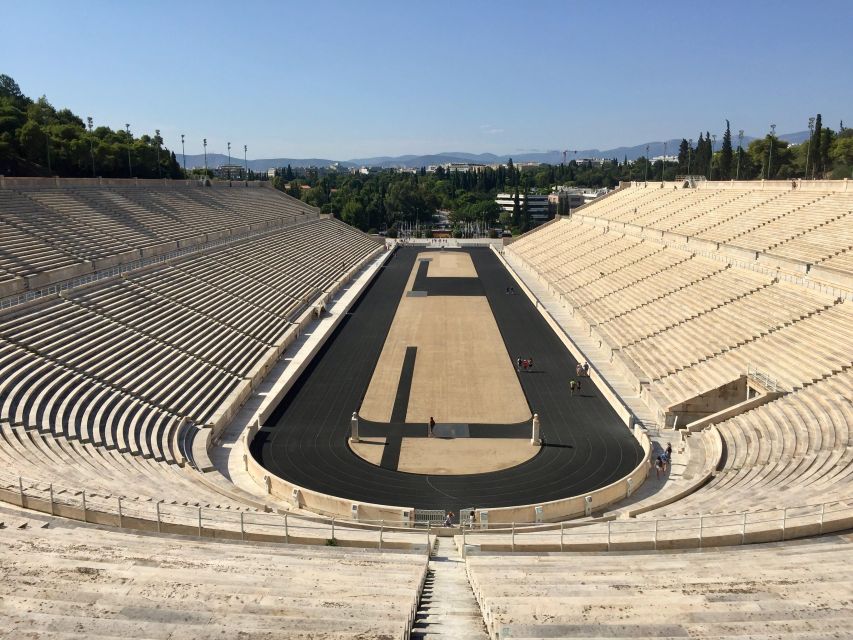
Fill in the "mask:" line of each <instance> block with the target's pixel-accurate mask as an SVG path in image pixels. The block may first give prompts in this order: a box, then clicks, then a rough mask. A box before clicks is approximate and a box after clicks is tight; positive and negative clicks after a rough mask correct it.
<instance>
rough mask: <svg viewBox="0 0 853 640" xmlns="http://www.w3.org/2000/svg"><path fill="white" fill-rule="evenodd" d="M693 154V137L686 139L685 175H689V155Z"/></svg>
mask: <svg viewBox="0 0 853 640" xmlns="http://www.w3.org/2000/svg"><path fill="white" fill-rule="evenodd" d="M692 155H693V138H690V139H689V140H688V141H687V175H688V176H689V175H690V156H692Z"/></svg>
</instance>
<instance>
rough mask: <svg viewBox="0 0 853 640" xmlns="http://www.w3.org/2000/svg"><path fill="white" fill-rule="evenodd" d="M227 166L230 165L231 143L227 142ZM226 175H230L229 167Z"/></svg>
mask: <svg viewBox="0 0 853 640" xmlns="http://www.w3.org/2000/svg"><path fill="white" fill-rule="evenodd" d="M228 166H229V167H230V166H231V143H230V142H229V143H228ZM228 177H229V178H230V177H231V169H230V168H229V169H228Z"/></svg>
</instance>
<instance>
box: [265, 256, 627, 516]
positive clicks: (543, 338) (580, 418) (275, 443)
mask: <svg viewBox="0 0 853 640" xmlns="http://www.w3.org/2000/svg"><path fill="white" fill-rule="evenodd" d="M457 250H460V249H457ZM422 251H424V249H422V248H401V249H398V250H397V252H396V254H395V255H394V256H393V257H392V258H391V259H390V260H389V261H388V262H387V263H386V266H385V267H383V269H382V270H381V272H380V273H379V274H378V275H377V277H376V278H375V279H374V281H373V283H372V285H371V286H370V287H369V288H368V289H367V290H366V291H365V292H364V293H363V294H362V296H361V298H360V300H359V301H358V302H357V303H356V306H355V307H353V309H352V311H351V312H350V314H349V315H348V316H347V317H346V318H344V320H343V321H342V322H341V324H340V325H339V326H338V328H337V330H336V331H335V332H334V334H333V335H332V336H330V338H329V340H328V342H327V343H326V345H325V346H324V348H323V349H322V350H321V351H320V353H319V354H318V355H317V357H316V358H315V359H314V361H313V362H312V363H311V364H310V365H309V367H308V368H307V370H306V371H305V373H304V374H303V375H302V376H301V378H300V379H299V380H298V381H297V382H296V384H294V386H293V388H292V389H291V391H290V392H289V393H288V395H287V396H286V397H285V398H284V399H283V400H282V402H281V403H280V404H279V406H278V407H277V409H276V411H275V412H274V413H273V415H272V416H270V418H269V420H268V421H267V423H266V424H265V425H264V426H263V427H262V428H261V430H260V432H259V433H258V436H257V437H256V438H255V440H254V442H253V444H252V455H254V456H255V458H256V459H257V460H258V461H259V462H260V463H261V464H262V465H263V466H264V467H266V468H267V469H268V470H270V471H271V472H272V473H274V474H275V475H277V476H279V477H282V478H285V479H286V480H288V481H290V482H292V483H294V484H297V485H299V486H302V487H305V488H308V489H313V490H315V491H320V492H322V493H327V494H331V495H335V496H339V497H342V498H346V499H350V500H354V501H362V502H373V503H378V504H387V505H396V506H404V507H414V508H417V509H447V510H452V511H454V512H456V513H458V512H459V511H460V509H461V508H467V507H477V508H487V507H505V506H513V505H523V504H533V503H541V502H547V501H549V500H556V499H559V498H565V497H569V496H573V495H578V494H581V493H586V492H589V491H592V490H593V489H597V488H599V487H602V486H605V485H607V484H610V483H611V482H614V481H615V480H617V479H619V478H621V477H624V476H626V475H627V474H628V473H629V472H630V471H631V470H632V469H633V468H634V467H636V466H637V464H639V462H640V460H641V459H642V456H643V452H642V449H641V448H640V446H639V444H638V443H637V442H636V440H635V439H634V437H633V436H632V435H631V433H630V431H629V430H628V429H627V428H626V427H625V425H624V423H623V422H622V421H621V420H620V419H619V417H618V416H617V415H616V413H615V412H614V411H613V409H612V408H611V407H610V405H609V404H608V403H607V401H606V400H605V399H604V398H603V397H602V395H601V393H600V391H599V390H598V389H597V388H595V386H594V385H593V384H592V382H591V381H589V380H588V379H586V378H585V379H584V381H583V382H584V386H583V394H582V395H581V396H578V395H577V394H576V395H575V397H569V394H568V380H569V379H570V378H572V377H574V375H575V365H576V364H577V362H576V361H575V360H574V358H573V357H572V355H571V354H570V353H569V352H568V350H567V349H566V348H565V346H564V345H563V343H562V342H561V341H560V340H559V339H558V338H557V336H556V335H555V334H554V332H553V331H552V330H551V328H550V327H549V326H548V324H547V323H546V322H545V320H544V319H543V318H542V317H541V315H540V314H539V312H538V311H537V310H536V309H535V308H534V306H533V304H532V303H531V302H530V300H529V299H528V298H527V297H526V296H524V295H523V294H519V295H507V294H506V293H505V291H506V288H507V287H510V286H515V281H514V280H513V279H512V278H511V276H510V275H509V273H507V271H506V269H505V268H504V267H503V265H502V264H501V263H500V261H499V260H498V259H497V257H496V256H495V255H494V254H493V253H492V252H491V251H490V250H489V249H484V248H472V249H465V251H468V252H469V253H470V254H471V258H472V260H473V262H474V266H475V268H476V270H477V274H478V276H479V278H480V281H481V283H482V287H483V290H484V292H485V295H486V296H487V297H488V300H489V304H490V306H491V309H492V313H493V314H494V316H495V320H496V321H497V324H498V327H499V329H500V331H501V334H502V336H503V339H504V343H505V344H506V347H507V352H508V353H509V356H510V357H511V358H515V357H517V356H524V357H527V356H530V357H532V358H533V359H534V362H535V369H534V372H531V373H519V374H518V376H519V380H520V382H521V386H522V389H523V390H524V393H525V395H526V396H527V401H528V404H529V405H530V407H531V410H532V412H534V413H538V414H539V415H540V418H541V420H542V437H543V438H544V440H545V442H546V445H545V446H544V447H542V448H541V451H540V452H539V454H537V455H536V456H535V457H533V458H531V459H530V460H528V461H526V462H523V463H522V464H520V465H517V466H515V467H511V468H509V469H504V470H502V471H495V472H491V473H483V474H474V475H465V476H442V475H420V474H410V473H402V472H398V471H394V470H391V469H387V468H381V467H377V466H374V465H372V464H370V463H368V462H366V461H365V460H362V459H361V458H359V457H358V456H356V455H355V454H354V453H353V452H352V451H351V450H350V448H349V446H348V444H347V438H348V437H349V430H350V416H351V415H352V412H353V411H356V410H357V408H358V407H359V406H360V404H361V400H362V398H363V397H364V394H365V393H366V391H367V386H368V384H369V382H370V378H371V376H372V374H373V369H374V366H375V365H376V361H377V359H378V357H379V354H380V352H381V350H382V346H383V344H384V341H385V336H386V335H387V333H388V330H389V328H390V326H391V321H392V320H393V318H394V314H395V312H396V309H397V304H398V303H399V301H400V298H401V296H402V293H403V289H404V287H405V284H406V281H407V280H408V277H409V274H410V273H411V270H412V266H413V265H414V261H415V257H416V255H417V254H418V253H420V252H422ZM416 288H417V287H416ZM365 426H367V425H365ZM371 427H372V428H371V430H372V429H373V428H375V427H374V425H371ZM471 427H472V434H471V435H472V437H473V436H475V431H477V432H478V431H479V429H476V430H475V425H471ZM389 428H390V429H392V430H393V431H394V433H395V434H398V435H412V436H418V435H423V434H424V432H425V426H424V425H420V424H418V425H405V424H402V423H400V424H393V425H389ZM518 429H519V427H518V426H515V427H513V426H511V425H505V426H502V427H499V428H498V429H497V430H496V431H500V430H504V431H506V433H507V435H510V436H515V435H516V434H517V432H518ZM525 432H526V433H527V436H526V437H527V438H529V427H526V431H525ZM364 435H367V434H366V433H365V434H364ZM496 435H497V433H496ZM519 446H530V445H529V444H528V443H527V442H526V441H525V440H520V441H519Z"/></svg>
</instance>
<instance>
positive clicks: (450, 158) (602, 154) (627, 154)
mask: <svg viewBox="0 0 853 640" xmlns="http://www.w3.org/2000/svg"><path fill="white" fill-rule="evenodd" d="M698 136H699V132H696V138H694V139H693V145H694V146H695V145H696V140H697V139H698ZM779 139H781V140H785V141H787V142H789V143H791V144H800V143H802V142H806V141H807V140H808V139H809V132H808V131H795V132H794V133H781V134H779ZM753 140H755V138H754V137H753V136H746V135H745V136H744V137H743V145H744V147H746V146H747V145H748V144H749V143H750V142H752V141H753ZM722 143H723V139H722V135H719V136H718V137H717V142H716V144H715V146H714V148H715V149H716V150H719V149H720V146H721V145H722ZM737 143H738V140H737V134H735V136H734V138H733V140H732V144H733V145H734V147H735V148H737ZM679 144H681V138H672V139H671V140H667V141H666V154H667V155H668V156H675V155H678V146H679ZM647 145H648V147H649V150H648V154H649V156H650V157H652V158H655V157H657V156H662V155H663V154H664V146H663V145H664V143H663V141H662V140H661V141H654V142H648V143H643V144H638V145H634V146H632V147H615V148H613V149H578V150H577V151H575V150H574V149H569V150H568V153H567V154H566V160H568V161H572V160H575V159H577V160H580V159H581V158H616V160H618V161H619V162H622V160H624V159H625V158H628V160H636V159H637V158H639V157H641V156H645V155H646V146H647ZM176 156H177V158H178V164H181V165H183V158H182V156H181V154H176ZM510 158H512V160H513V162H540V163H548V164H559V163H561V162H562V161H563V152H562V150H551V151H531V152H521V153H508V154H505V155H495V154H494V153H468V152H465V151H443V152H441V153H435V154H428V155H411V154H409V155H402V156H376V157H372V158H353V159H351V160H328V159H325V158H265V159H260V160H249V162H248V165H249V168H250V169H252V170H253V171H266V170H267V169H272V168H275V167H286V166H287V165H290V166H291V167H293V168H297V167H328V166H330V165H332V164H334V163H335V162H337V163H338V164H339V165H340V166H341V167H343V168H345V169H349V168H352V167H383V168H394V167H404V168H419V167H427V166H429V165H437V164H448V163H478V164H496V163H499V162H500V163H505V162H507V161H508V160H509V159H510ZM227 161H228V157H227V156H226V155H223V154H220V153H208V154H207V166H208V167H211V168H214V167H218V166H219V165H221V164H225V163H226V162H227ZM231 162H232V163H233V164H243V158H242V157H238V156H231ZM203 166H204V155H203V154H199V155H187V167H188V168H190V167H203Z"/></svg>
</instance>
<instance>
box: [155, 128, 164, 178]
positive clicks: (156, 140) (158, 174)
mask: <svg viewBox="0 0 853 640" xmlns="http://www.w3.org/2000/svg"><path fill="white" fill-rule="evenodd" d="M154 142H156V143H157V177H158V178H162V177H163V174H162V173H161V170H160V129H154Z"/></svg>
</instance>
